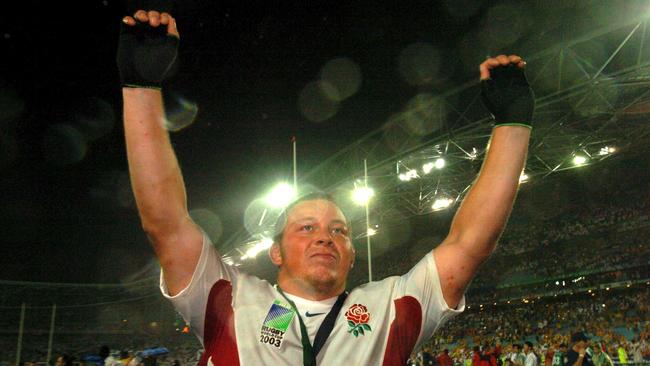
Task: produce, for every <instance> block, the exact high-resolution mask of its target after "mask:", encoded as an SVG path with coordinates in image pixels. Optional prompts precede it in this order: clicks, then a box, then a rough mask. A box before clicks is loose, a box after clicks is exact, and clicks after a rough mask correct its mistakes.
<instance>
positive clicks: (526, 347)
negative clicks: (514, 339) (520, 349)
mask: <svg viewBox="0 0 650 366" xmlns="http://www.w3.org/2000/svg"><path fill="white" fill-rule="evenodd" d="M524 352H526V353H528V352H530V347H529V346H528V345H527V344H524Z"/></svg>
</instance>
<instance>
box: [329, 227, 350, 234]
mask: <svg viewBox="0 0 650 366" xmlns="http://www.w3.org/2000/svg"><path fill="white" fill-rule="evenodd" d="M332 233H333V234H337V235H347V233H348V231H347V230H345V228H342V227H335V228H333V229H332Z"/></svg>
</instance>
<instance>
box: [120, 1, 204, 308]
mask: <svg viewBox="0 0 650 366" xmlns="http://www.w3.org/2000/svg"><path fill="white" fill-rule="evenodd" d="M123 22H124V25H123V26H122V27H123V30H122V33H121V35H120V45H119V51H118V57H117V60H118V66H119V69H120V77H121V79H122V86H123V88H122V96H123V98H124V133H125V136H126V150H127V157H128V162H129V173H130V176H131V185H132V187H133V192H134V194H135V199H136V202H137V206H138V212H139V213H140V219H141V221H142V227H143V228H144V230H145V232H146V233H147V235H148V237H149V239H150V241H151V243H152V245H153V247H154V250H155V252H156V256H157V257H158V260H159V261H160V265H161V266H162V268H163V273H164V276H165V282H166V284H167V287H168V290H169V293H170V294H172V295H173V294H176V293H178V292H179V291H180V290H182V289H183V288H185V287H186V286H187V284H189V281H190V279H191V277H192V273H193V271H194V268H195V266H196V263H197V262H198V258H199V256H200V253H201V248H202V234H201V231H200V229H199V228H198V227H197V226H196V225H195V224H194V222H193V221H192V220H191V219H190V216H189V214H188V210H187V203H186V198H185V186H184V183H183V178H182V176H181V171H180V167H179V165H178V161H177V160H176V156H175V155H174V151H173V149H172V146H171V143H170V140H169V134H168V132H167V130H165V128H164V125H163V121H164V118H165V113H164V108H163V101H162V95H161V92H160V83H161V81H162V80H163V79H164V76H165V74H166V72H167V70H168V69H169V67H170V66H171V64H172V63H173V61H174V59H175V57H176V48H177V45H178V32H177V30H176V22H175V20H174V19H173V18H172V17H171V16H170V15H169V14H167V13H162V14H160V13H158V12H156V11H149V12H146V11H143V10H139V11H137V12H136V13H135V14H134V16H133V17H125V18H124V19H123ZM159 27H160V28H159ZM164 28H166V32H164ZM161 30H163V32H162V33H161V32H160V31H161ZM136 32H141V33H142V34H144V33H145V32H147V37H141V35H142V34H136ZM156 37H158V39H156Z"/></svg>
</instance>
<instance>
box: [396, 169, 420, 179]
mask: <svg viewBox="0 0 650 366" xmlns="http://www.w3.org/2000/svg"><path fill="white" fill-rule="evenodd" d="M419 177H420V176H419V175H418V171H417V170H415V169H411V170H409V171H407V172H406V173H404V174H400V175H399V180H401V181H402V182H408V181H410V180H411V179H415V178H419Z"/></svg>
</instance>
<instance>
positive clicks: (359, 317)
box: [345, 304, 372, 337]
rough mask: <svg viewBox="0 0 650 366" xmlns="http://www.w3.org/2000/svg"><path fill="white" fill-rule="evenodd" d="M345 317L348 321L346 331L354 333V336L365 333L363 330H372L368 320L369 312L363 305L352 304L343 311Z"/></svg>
mask: <svg viewBox="0 0 650 366" xmlns="http://www.w3.org/2000/svg"><path fill="white" fill-rule="evenodd" d="M345 318H346V319H347V321H348V333H352V334H354V336H355V337H358V336H359V335H365V334H366V333H365V332H370V331H372V328H370V325H369V324H368V322H369V321H370V313H369V312H368V308H367V307H366V306H365V305H361V304H354V305H352V306H350V307H349V308H348V311H346V312H345Z"/></svg>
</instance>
